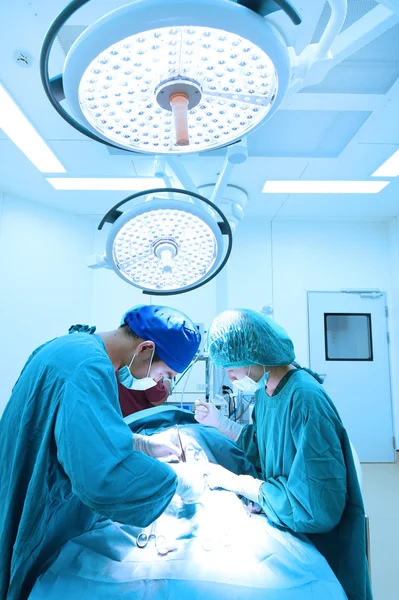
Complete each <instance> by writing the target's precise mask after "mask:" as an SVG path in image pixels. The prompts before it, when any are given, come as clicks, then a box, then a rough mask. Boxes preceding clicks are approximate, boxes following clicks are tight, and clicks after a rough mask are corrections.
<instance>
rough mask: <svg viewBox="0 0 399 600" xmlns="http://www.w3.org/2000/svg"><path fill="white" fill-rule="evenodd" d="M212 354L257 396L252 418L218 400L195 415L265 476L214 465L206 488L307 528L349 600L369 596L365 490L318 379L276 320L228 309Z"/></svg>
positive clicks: (211, 338)
mask: <svg viewBox="0 0 399 600" xmlns="http://www.w3.org/2000/svg"><path fill="white" fill-rule="evenodd" d="M208 347H209V353H210V358H211V360H212V361H213V363H214V364H215V365H216V366H217V367H219V368H224V369H227V375H228V377H229V379H230V381H231V383H232V384H233V386H234V387H235V388H236V389H238V390H240V391H241V392H242V393H243V394H248V395H255V405H254V411H253V422H252V424H249V425H244V426H243V425H240V424H238V423H235V422H233V421H231V420H230V419H228V418H227V417H224V416H222V415H221V414H220V413H219V411H218V410H217V409H216V408H215V407H214V406H213V405H212V404H202V403H197V408H196V419H197V421H198V422H200V423H202V424H204V425H210V426H214V427H217V428H218V429H219V430H220V431H221V432H222V433H224V434H225V435H227V436H228V437H229V438H231V439H233V440H234V441H236V443H237V444H238V446H239V447H240V448H241V449H242V450H243V451H244V453H245V454H246V456H247V457H248V458H249V459H250V460H251V461H252V462H253V464H254V465H255V466H256V468H257V470H258V473H259V478H258V479H257V478H253V477H251V476H248V475H236V474H234V473H231V472H230V471H228V470H226V469H224V468H222V467H221V466H219V465H209V468H208V483H209V485H210V487H221V488H224V489H227V490H231V491H234V492H236V493H238V494H240V495H242V496H244V497H246V498H248V499H249V500H251V501H253V502H256V503H258V504H259V505H260V507H261V509H262V511H263V512H264V514H265V515H266V517H267V518H268V519H269V520H270V521H271V522H272V523H274V524H275V525H276V526H278V527H281V528H286V529H289V530H291V531H292V532H294V533H300V534H306V535H307V537H308V538H309V539H310V540H311V541H312V542H313V543H314V544H315V546H316V547H317V549H318V550H319V551H320V552H321V554H323V556H324V557H325V558H326V560H327V561H328V563H329V564H330V566H331V568H332V570H333V571H334V573H335V575H336V576H337V578H338V580H339V581H340V583H341V585H342V587H343V588H344V590H345V593H346V595H347V597H348V599H349V600H371V598H372V594H371V587H370V580H369V574H368V565H367V557H366V527H365V513H364V507H363V500H362V495H361V491H360V487H359V482H358V478H357V474H356V470H355V465H354V460H353V455H352V452H351V445H350V442H349V439H348V436H347V433H346V431H345V428H344V426H343V424H342V421H341V419H340V417H339V414H338V412H337V409H336V408H335V406H334V404H333V403H332V401H331V400H330V398H329V397H328V395H327V394H326V392H325V391H324V389H323V387H322V386H321V383H322V380H320V378H319V377H318V376H317V375H316V374H315V373H312V372H311V371H308V370H306V369H302V368H300V367H299V365H297V364H296V363H294V359H295V354H294V347H293V344H292V341H291V340H290V338H289V337H288V335H287V333H286V332H285V331H284V329H282V328H281V327H280V326H278V325H277V324H276V323H275V322H274V321H273V320H272V319H270V318H268V317H266V316H264V315H262V314H261V313H258V312H256V311H253V310H247V309H240V310H228V311H225V312H223V313H221V314H220V315H218V316H217V317H216V318H215V319H214V321H213V322H212V324H211V327H210V329H209V332H208Z"/></svg>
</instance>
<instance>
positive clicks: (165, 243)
mask: <svg viewBox="0 0 399 600" xmlns="http://www.w3.org/2000/svg"><path fill="white" fill-rule="evenodd" d="M140 196H141V197H142V196H146V197H147V199H146V201H145V202H142V203H141V204H138V205H135V206H133V208H131V209H129V210H127V211H126V212H123V213H122V212H120V211H119V207H120V206H121V205H122V204H124V203H126V202H128V201H129V200H133V199H137V198H139V197H140ZM179 196H180V198H181V197H182V196H184V197H185V199H184V200H183V199H179ZM176 198H177V199H176ZM202 203H204V204H205V206H202ZM105 222H111V223H113V224H112V227H111V230H110V232H109V234H108V238H107V242H106V254H105V259H106V263H107V265H106V266H108V267H111V268H112V269H113V270H114V271H115V272H116V273H117V274H118V275H119V276H120V277H121V278H122V279H124V280H125V281H127V282H128V283H130V284H131V285H134V286H136V287H138V288H141V289H142V290H143V291H144V293H146V294H154V295H171V294H177V293H183V292H186V291H189V290H191V289H194V288H197V287H200V286H202V285H204V284H205V283H207V282H208V281H210V279H212V278H213V277H215V275H217V273H219V272H220V270H221V269H222V268H223V267H224V265H225V264H226V262H227V260H228V257H229V255H230V252H231V246H232V233H231V228H230V226H229V223H228V221H227V219H226V218H225V217H224V215H223V213H222V212H221V211H220V209H218V208H217V207H216V206H215V205H214V204H212V202H210V201H209V200H207V199H206V198H204V197H203V196H200V195H199V194H196V193H194V192H187V191H185V190H181V189H174V188H167V189H161V188H159V189H154V190H147V191H145V192H140V193H138V194H133V195H132V196H129V197H128V198H126V199H125V200H123V201H122V202H120V203H118V204H117V205H116V206H114V207H113V208H112V209H111V210H110V211H109V212H108V213H107V215H105V217H104V218H103V219H102V221H101V223H100V225H99V229H101V228H102V227H103V225H104V223H105ZM224 235H226V236H227V237H228V244H227V247H225V244H224V240H223V236H224Z"/></svg>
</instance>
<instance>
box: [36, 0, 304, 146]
mask: <svg viewBox="0 0 399 600" xmlns="http://www.w3.org/2000/svg"><path fill="white" fill-rule="evenodd" d="M87 1H88V0H86V2H85V1H82V0H80V1H79V2H72V3H71V4H70V5H69V6H68V7H67V8H66V9H65V10H64V11H63V13H62V14H61V15H60V16H59V17H58V19H57V20H56V21H55V22H54V24H53V25H52V27H51V28H50V30H49V33H48V34H47V36H46V39H45V42H44V44H43V49H42V56H41V73H42V81H43V85H44V88H45V90H46V92H47V95H48V97H49V99H50V101H51V102H52V104H53V106H54V107H55V108H56V109H57V110H58V112H60V114H61V115H62V116H63V117H64V118H66V120H67V121H68V122H69V123H70V124H72V125H73V126H74V127H76V128H77V129H79V131H81V132H83V133H85V134H86V135H89V137H91V138H93V139H96V140H98V141H101V142H103V143H107V144H109V145H113V146H116V147H119V148H123V149H125V150H131V151H136V152H145V153H156V154H173V153H175V154H182V153H190V152H199V151H204V150H210V149H215V148H218V147H220V146H225V145H228V144H231V143H233V142H235V141H237V140H239V139H240V138H241V137H242V136H244V135H246V134H247V133H248V132H249V131H251V130H252V129H253V128H254V127H256V126H258V125H260V124H261V123H263V122H264V121H265V120H266V119H267V118H269V117H270V116H271V115H272V114H273V112H274V111H275V110H276V109H277V108H278V106H279V105H280V103H281V101H282V99H283V97H284V96H285V93H286V91H287V89H288V85H289V80H290V66H289V58H288V52H287V47H286V44H285V42H284V41H283V39H282V37H281V36H280V34H279V33H278V32H277V30H275V29H274V27H273V26H272V25H271V24H270V23H268V22H267V21H266V20H265V19H264V18H263V16H262V15H261V14H257V13H256V12H255V11H254V10H251V9H250V8H247V7H246V6H241V4H247V5H248V6H251V5H253V3H251V2H241V3H236V2H233V1H231V0H201V1H200V2H198V0H171V1H168V2H165V1H164V0H145V1H141V2H132V3H130V4H128V5H126V6H123V7H121V8H118V9H116V10H114V11H112V12H110V13H108V14H106V15H105V16H104V17H103V18H101V19H99V20H98V21H96V22H95V23H93V24H92V25H90V26H89V27H88V28H87V29H86V30H85V31H84V32H83V33H82V34H81V36H80V37H79V38H78V39H77V40H76V42H75V43H74V44H73V46H72V47H71V49H70V51H69V52H68V55H67V58H66V62H65V65H64V70H63V74H62V75H60V76H59V77H57V78H54V79H53V80H51V81H50V80H49V77H48V60H49V54H50V50H51V46H52V43H53V41H54V39H55V37H56V35H57V33H58V30H59V29H60V27H61V26H62V25H63V23H64V22H65V21H66V20H67V19H68V18H69V16H71V15H72V14H73V13H74V12H75V11H76V10H77V8H79V7H80V6H83V5H84V4H86V3H87ZM278 4H280V5H281V6H282V7H286V5H288V3H286V2H283V1H282V2H279V3H278ZM289 8H290V10H291V13H290V16H291V18H292V10H293V9H292V7H289ZM294 12H295V11H294ZM63 99H65V100H66V103H67V104H68V107H69V112H67V111H66V110H64V108H63V107H61V105H60V102H61V101H62V100H63Z"/></svg>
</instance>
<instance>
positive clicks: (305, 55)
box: [289, 0, 348, 92]
mask: <svg viewBox="0 0 399 600" xmlns="http://www.w3.org/2000/svg"><path fill="white" fill-rule="evenodd" d="M327 1H328V4H329V5H330V8H331V14H330V18H329V20H328V23H327V26H326V28H325V30H324V32H323V34H322V36H321V38H320V40H319V42H318V43H317V44H309V45H308V46H307V47H306V48H305V49H304V50H303V52H302V53H301V54H300V55H299V56H297V55H296V54H295V50H294V49H293V48H289V51H290V59H291V66H292V78H291V85H290V92H298V91H299V90H301V89H302V88H304V87H305V86H308V85H316V84H318V83H320V82H321V81H322V80H323V79H324V77H325V76H326V75H327V73H328V71H329V70H330V69H331V68H332V67H333V66H334V61H333V54H332V52H331V47H332V45H333V43H334V41H335V40H336V38H337V37H338V35H339V32H340V31H341V29H342V26H343V24H344V22H345V19H346V13H347V9H348V2H347V0H327Z"/></svg>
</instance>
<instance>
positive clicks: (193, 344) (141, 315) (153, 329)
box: [122, 304, 201, 373]
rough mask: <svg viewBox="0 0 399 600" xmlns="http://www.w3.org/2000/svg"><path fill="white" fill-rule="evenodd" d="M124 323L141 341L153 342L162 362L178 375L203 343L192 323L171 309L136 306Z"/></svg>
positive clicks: (126, 314)
mask: <svg viewBox="0 0 399 600" xmlns="http://www.w3.org/2000/svg"><path fill="white" fill-rule="evenodd" d="M123 323H126V325H128V326H129V327H130V329H132V330H133V331H134V333H136V334H137V335H138V336H139V337H141V339H143V340H150V341H151V342H154V344H155V351H156V352H157V354H158V356H159V358H160V359H161V360H162V361H163V362H164V363H166V364H167V365H168V367H169V368H171V369H173V371H176V372H177V373H182V372H183V371H185V369H187V367H188V366H189V365H190V363H191V361H192V360H193V358H194V355H195V353H196V352H197V350H198V348H199V345H200V342H201V335H200V333H199V331H198V328H197V327H196V326H195V325H194V323H193V322H192V321H191V319H189V318H188V317H187V316H186V315H185V314H183V313H182V312H180V311H179V310H175V309H174V308H169V307H168V306H156V305H151V306H148V305H145V304H142V305H139V306H134V307H133V308H131V309H130V310H128V311H127V313H125V314H124V316H123V318H122V324H123Z"/></svg>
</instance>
